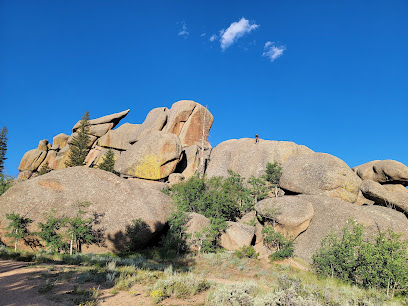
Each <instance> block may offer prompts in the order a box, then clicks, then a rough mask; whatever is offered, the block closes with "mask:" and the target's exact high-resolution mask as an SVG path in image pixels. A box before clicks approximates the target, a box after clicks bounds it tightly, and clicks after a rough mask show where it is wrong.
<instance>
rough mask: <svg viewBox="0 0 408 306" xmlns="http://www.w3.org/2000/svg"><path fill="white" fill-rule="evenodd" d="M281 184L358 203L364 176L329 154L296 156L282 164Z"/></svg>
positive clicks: (287, 188)
mask: <svg viewBox="0 0 408 306" xmlns="http://www.w3.org/2000/svg"><path fill="white" fill-rule="evenodd" d="M279 183H280V186H281V187H282V188H283V189H285V190H288V191H291V192H294V193H300V194H322V195H326V196H329V197H334V198H339V199H342V200H344V201H347V202H351V203H353V202H356V200H357V196H358V191H359V187H360V184H361V179H360V178H359V177H358V176H357V175H356V174H355V173H354V172H353V171H352V170H351V169H350V168H349V166H347V164H346V163H345V162H344V161H342V160H341V159H339V158H337V157H335V156H333V155H330V154H327V153H313V154H305V155H299V156H293V157H291V158H289V159H288V160H287V162H286V163H285V164H284V165H283V169H282V176H281V178H280V182H279Z"/></svg>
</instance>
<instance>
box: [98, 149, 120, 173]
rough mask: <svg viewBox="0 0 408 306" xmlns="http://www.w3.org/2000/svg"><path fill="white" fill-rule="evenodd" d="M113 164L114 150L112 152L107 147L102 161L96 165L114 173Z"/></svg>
mask: <svg viewBox="0 0 408 306" xmlns="http://www.w3.org/2000/svg"><path fill="white" fill-rule="evenodd" d="M114 166H115V152H113V150H112V149H109V150H108V151H107V152H106V153H105V155H104V157H103V162H102V163H100V164H99V166H98V167H99V169H101V170H105V171H108V172H112V173H115V174H116V172H115V170H113V168H114Z"/></svg>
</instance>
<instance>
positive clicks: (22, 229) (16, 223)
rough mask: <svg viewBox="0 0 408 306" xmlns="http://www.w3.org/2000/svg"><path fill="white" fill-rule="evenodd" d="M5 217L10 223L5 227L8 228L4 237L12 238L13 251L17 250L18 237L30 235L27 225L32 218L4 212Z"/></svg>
mask: <svg viewBox="0 0 408 306" xmlns="http://www.w3.org/2000/svg"><path fill="white" fill-rule="evenodd" d="M6 218H7V219H8V220H10V224H9V225H8V226H7V227H6V229H8V230H9V232H8V233H7V234H6V237H11V238H14V251H17V241H18V239H24V238H25V237H27V236H29V235H30V232H29V230H28V228H27V227H28V225H29V224H30V223H32V222H33V220H31V219H30V218H26V217H24V216H20V214H15V213H11V214H6Z"/></svg>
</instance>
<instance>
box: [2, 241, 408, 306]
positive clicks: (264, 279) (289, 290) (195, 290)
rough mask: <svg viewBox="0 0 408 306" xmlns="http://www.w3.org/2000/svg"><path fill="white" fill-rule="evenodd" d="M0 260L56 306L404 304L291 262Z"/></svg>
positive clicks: (223, 258)
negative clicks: (23, 266) (15, 265)
mask: <svg viewBox="0 0 408 306" xmlns="http://www.w3.org/2000/svg"><path fill="white" fill-rule="evenodd" d="M0 257H1V258H3V259H13V260H18V261H26V262H27V263H28V266H29V268H30V269H34V270H30V274H29V275H28V276H27V278H26V281H27V282H29V281H33V282H34V281H35V294H38V295H43V296H45V297H46V298H47V299H48V300H49V301H50V302H52V303H55V304H58V305H98V304H104V305H121V304H130V305H154V304H160V305H384V304H387V305H407V304H408V299H407V298H405V297H394V298H392V299H391V298H389V297H387V296H386V295H385V293H384V292H383V291H380V290H363V289H360V288H358V287H355V286H351V285H348V284H345V283H342V282H340V281H338V280H335V279H319V278H317V277H316V276H315V274H313V273H312V272H309V271H304V270H302V269H299V268H298V267H305V266H306V267H307V264H305V263H304V262H302V261H300V260H299V259H291V260H290V261H284V262H281V263H280V264H270V263H268V262H265V261H261V260H258V259H252V258H238V257H237V256H235V255H234V254H233V253H230V252H224V253H217V254H215V253H211V254H202V255H201V256H191V255H188V256H183V257H172V258H171V257H170V258H168V257H164V256H163V253H162V252H160V250H158V249H153V250H149V251H146V252H145V253H144V254H134V255H131V256H123V257H120V256H116V255H113V254H105V255H92V254H77V255H73V256H67V255H61V254H47V253H44V252H38V253H29V252H17V253H16V252H14V251H13V250H11V249H8V248H4V247H0ZM35 269H37V270H35ZM33 271H37V272H36V273H35V272H33Z"/></svg>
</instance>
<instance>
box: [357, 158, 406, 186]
mask: <svg viewBox="0 0 408 306" xmlns="http://www.w3.org/2000/svg"><path fill="white" fill-rule="evenodd" d="M353 171H354V172H356V173H357V175H358V176H359V177H360V178H361V179H362V180H371V181H374V182H378V183H381V184H385V183H387V184H401V185H404V186H408V167H407V166H405V165H404V164H403V163H400V162H398V161H396V160H374V161H371V162H368V163H365V164H362V165H360V166H357V167H354V168H353Z"/></svg>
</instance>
